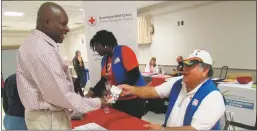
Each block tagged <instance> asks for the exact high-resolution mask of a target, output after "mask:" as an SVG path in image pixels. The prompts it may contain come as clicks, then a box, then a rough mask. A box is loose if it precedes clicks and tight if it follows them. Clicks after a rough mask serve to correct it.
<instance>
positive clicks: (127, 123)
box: [71, 108, 149, 130]
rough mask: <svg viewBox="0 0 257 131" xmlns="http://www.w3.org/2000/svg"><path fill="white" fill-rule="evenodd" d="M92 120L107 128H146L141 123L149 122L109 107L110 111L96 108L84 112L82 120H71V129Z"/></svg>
mask: <svg viewBox="0 0 257 131" xmlns="http://www.w3.org/2000/svg"><path fill="white" fill-rule="evenodd" d="M92 122H94V123H96V124H98V125H100V126H102V127H104V128H105V129H107V130H147V129H146V128H145V127H143V125H145V124H149V123H148V122H146V121H143V120H141V119H138V118H136V117H133V116H130V115H128V114H126V113H123V112H120V111H118V110H115V109H113V108H110V113H104V110H103V109H98V110H95V111H92V112H89V113H87V114H85V115H84V118H83V119H82V120H72V121H71V123H72V129H74V127H77V126H81V125H84V124H87V123H92Z"/></svg>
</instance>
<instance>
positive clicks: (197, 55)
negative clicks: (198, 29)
mask: <svg viewBox="0 0 257 131" xmlns="http://www.w3.org/2000/svg"><path fill="white" fill-rule="evenodd" d="M183 63H184V64H186V65H189V66H191V65H194V64H197V63H205V64H208V65H212V64H213V60H212V57H211V55H210V54H209V53H208V52H207V51H205V50H201V49H200V50H193V51H192V52H191V53H190V54H189V56H188V57H187V58H186V59H185V60H184V61H183Z"/></svg>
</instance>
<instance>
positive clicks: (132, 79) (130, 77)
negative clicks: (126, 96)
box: [123, 67, 140, 85]
mask: <svg viewBox="0 0 257 131" xmlns="http://www.w3.org/2000/svg"><path fill="white" fill-rule="evenodd" d="M126 75H127V79H126V80H125V81H124V82H123V84H128V85H135V84H136V82H137V81H138V79H139V77H140V71H139V68H138V67H136V68H134V69H132V70H130V71H127V73H126Z"/></svg>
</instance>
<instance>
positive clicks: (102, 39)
mask: <svg viewBox="0 0 257 131" xmlns="http://www.w3.org/2000/svg"><path fill="white" fill-rule="evenodd" d="M96 43H99V44H101V45H102V46H103V47H105V46H109V47H114V46H116V45H118V43H117V39H116V38H115V36H114V35H113V33H112V32H109V31H107V30H100V31H98V32H97V33H96V34H95V35H94V36H93V38H92V39H91V40H90V47H91V48H92V49H93V50H94V51H95V48H94V47H95V44H96Z"/></svg>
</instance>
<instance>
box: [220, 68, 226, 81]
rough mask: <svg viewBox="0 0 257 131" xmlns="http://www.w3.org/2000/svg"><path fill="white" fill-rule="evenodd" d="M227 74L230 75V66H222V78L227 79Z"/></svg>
mask: <svg viewBox="0 0 257 131" xmlns="http://www.w3.org/2000/svg"><path fill="white" fill-rule="evenodd" d="M223 70H224V72H225V76H224V77H222V75H223ZM227 73H228V66H222V68H221V71H220V78H221V79H226V77H227Z"/></svg>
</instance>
